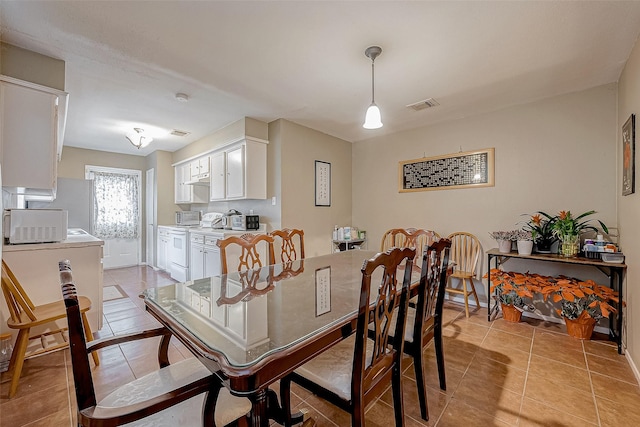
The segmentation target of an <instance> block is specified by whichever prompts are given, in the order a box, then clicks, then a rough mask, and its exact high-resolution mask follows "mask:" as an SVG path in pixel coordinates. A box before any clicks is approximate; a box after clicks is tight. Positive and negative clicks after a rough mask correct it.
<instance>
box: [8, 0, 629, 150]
mask: <svg viewBox="0 0 640 427" xmlns="http://www.w3.org/2000/svg"><path fill="white" fill-rule="evenodd" d="M0 9H1V12H0V24H1V30H2V33H1V37H2V40H3V41H4V42H6V43H10V44H13V45H16V46H19V47H22V48H26V49H29V50H32V51H35V52H38V53H42V54H45V55H48V56H52V57H55V58H59V59H62V60H64V61H66V91H67V92H69V112H68V117H67V127H66V135H65V140H64V144H65V145H67V146H73V147H83V148H89V149H96V150H105V151H111V152H119V153H127V154H135V155H147V154H149V153H151V152H152V151H154V150H156V149H162V150H167V151H175V150H177V149H179V148H181V147H183V146H185V145H187V144H189V143H191V142H193V141H195V140H198V139H200V138H202V137H203V136H205V135H207V134H210V133H212V132H214V131H216V130H218V129H220V128H222V127H224V126H225V125H228V124H230V123H232V122H234V121H236V120H238V119H241V118H242V117H245V116H247V117H252V118H255V119H258V120H262V121H265V122H270V121H272V120H275V119H278V118H284V119H287V120H290V121H293V122H296V123H299V124H301V125H304V126H308V127H310V128H313V129H316V130H319V131H321V132H324V133H327V134H330V135H333V136H336V137H339V138H342V139H345V140H347V141H351V142H355V141H360V140H364V139H367V138H371V137H375V136H380V135H385V134H389V133H395V132H398V131H402V130H407V129H412V128H416V127H421V126H425V125H430V124H433V123H437V122H441V121H445V120H452V119H458V118H462V117H467V116H471V115H475V114H479V113H483V112H488V111H493V110H497V109H500V108H504V107H507V106H511V105H516V104H522V103H526V102H531V101H533V100H536V99H541V98H546V97H550V96H556V95H559V94H563V93H568V92H574V91H579V90H583V89H586V88H590V87H594V86H598V85H601V84H605V83H611V82H616V81H617V80H618V78H619V76H620V73H621V71H622V68H623V67H624V64H625V62H626V60H627V58H628V56H629V54H630V52H631V50H632V48H633V46H634V44H635V42H636V40H637V39H638V35H639V33H640V2H636V1H630V2H618V1H603V2H586V1H573V2H556V1H547V2H528V1H518V2H493V1H471V2H453V1H417V2H416V1H413V2H401V1H386V2H366V1H344V2H340V1H338V2H334V1H332V2H330V1H296V2H291V1H290V2H271V1H256V2H248V1H235V2H231V1H228V2H222V1H198V2H187V1H156V2H133V1H119V2H95V1H83V2H70V1H56V2H48V1H47V2H38V1H28V2H27V1H6V0H0ZM370 45H379V46H381V47H382V54H381V55H380V56H379V57H378V58H377V59H376V61H375V74H376V82H375V90H376V92H375V95H376V96H375V99H376V103H377V104H378V105H379V107H380V109H381V111H382V120H383V123H384V127H382V128H381V129H377V130H366V129H363V128H362V122H363V120H364V113H365V110H366V108H367V106H368V105H369V104H370V102H371V61H370V60H369V59H368V58H367V57H366V56H365V55H364V51H365V49H366V48H367V47H368V46H370ZM176 93H185V94H187V95H188V96H189V101H188V102H179V101H177V100H176V98H175V95H176ZM427 98H434V99H436V101H437V102H439V104H440V105H439V106H436V107H432V108H428V109H425V110H421V111H414V110H412V109H409V108H407V107H406V106H407V105H409V104H413V103H416V102H418V101H421V100H424V99H427ZM134 127H141V128H144V129H145V130H146V131H147V132H150V133H152V134H153V136H154V138H155V139H154V141H153V142H152V143H151V145H150V146H149V147H147V148H144V149H141V150H138V149H136V148H135V147H133V146H132V145H131V144H129V143H128V142H127V140H126V139H125V134H126V133H127V132H130V131H131V130H132V128H134ZM173 129H177V130H182V131H187V132H190V134H189V135H188V136H186V137H177V136H171V135H168V132H169V131H171V130H173Z"/></svg>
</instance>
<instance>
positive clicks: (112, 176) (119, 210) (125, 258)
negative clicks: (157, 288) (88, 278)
mask: <svg viewBox="0 0 640 427" xmlns="http://www.w3.org/2000/svg"><path fill="white" fill-rule="evenodd" d="M85 177H86V178H87V179H91V180H93V186H94V201H93V203H94V215H93V233H94V235H95V236H96V237H97V238H99V239H102V240H104V258H103V259H102V263H103V266H104V268H105V269H109V268H120V267H130V266H134V265H138V264H140V259H141V242H142V236H141V235H142V233H141V227H142V215H141V178H142V172H141V171H139V170H133V169H119V168H107V167H101V166H90V165H86V166H85Z"/></svg>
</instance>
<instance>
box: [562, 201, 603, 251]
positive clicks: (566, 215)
mask: <svg viewBox="0 0 640 427" xmlns="http://www.w3.org/2000/svg"><path fill="white" fill-rule="evenodd" d="M594 213H596V211H587V212H585V213H583V214H580V215H578V216H576V217H574V216H573V215H572V214H571V211H560V213H559V214H558V217H557V220H556V221H555V222H554V223H553V227H552V228H553V234H554V235H555V236H556V237H557V238H558V239H559V240H560V254H562V255H563V256H565V257H572V256H576V255H578V250H579V246H580V234H581V233H582V232H584V231H586V230H592V231H595V232H597V231H598V229H597V228H596V227H594V226H593V225H590V224H589V221H591V220H590V219H584V218H585V217H587V216H589V215H593V214H594ZM598 223H599V224H600V226H601V227H602V229H603V230H604V232H605V233H608V232H609V230H608V229H607V226H606V225H604V223H603V222H602V221H600V220H598Z"/></svg>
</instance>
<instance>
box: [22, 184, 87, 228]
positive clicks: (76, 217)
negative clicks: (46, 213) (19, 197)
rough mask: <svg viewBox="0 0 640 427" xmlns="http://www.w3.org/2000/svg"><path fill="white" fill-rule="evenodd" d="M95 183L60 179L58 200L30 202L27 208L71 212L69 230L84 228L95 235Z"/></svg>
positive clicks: (57, 192)
mask: <svg viewBox="0 0 640 427" xmlns="http://www.w3.org/2000/svg"><path fill="white" fill-rule="evenodd" d="M93 206H94V199H93V181H92V180H89V179H75V178H58V189H57V191H56V199H55V200H54V201H52V202H41V201H28V202H27V208H36V209H39V208H52V209H65V210H67V211H68V212H69V228H82V229H83V230H84V231H86V232H87V233H89V234H93V227H92V224H93V212H94V208H93Z"/></svg>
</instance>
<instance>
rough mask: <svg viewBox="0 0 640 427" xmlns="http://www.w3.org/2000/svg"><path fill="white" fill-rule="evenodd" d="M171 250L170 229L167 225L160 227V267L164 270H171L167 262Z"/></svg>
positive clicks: (158, 258)
mask: <svg viewBox="0 0 640 427" xmlns="http://www.w3.org/2000/svg"><path fill="white" fill-rule="evenodd" d="M168 250H169V230H168V229H167V228H165V227H158V256H157V260H158V268H159V269H161V270H164V271H168V270H169V265H168V264H167V259H168V256H167V255H168Z"/></svg>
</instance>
